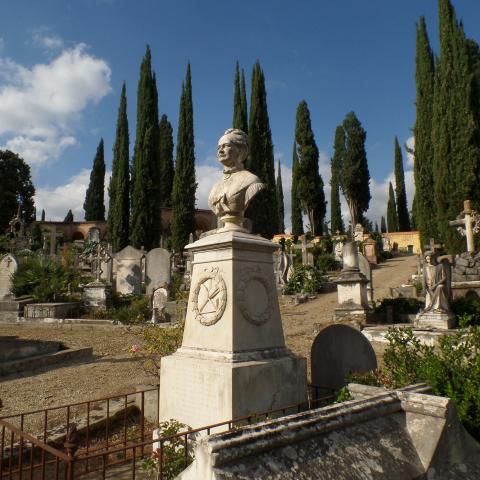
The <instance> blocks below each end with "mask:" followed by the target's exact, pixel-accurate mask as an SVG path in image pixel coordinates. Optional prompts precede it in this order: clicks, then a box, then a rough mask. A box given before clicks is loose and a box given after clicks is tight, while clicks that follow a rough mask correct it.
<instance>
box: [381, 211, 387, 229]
mask: <svg viewBox="0 0 480 480" xmlns="http://www.w3.org/2000/svg"><path fill="white" fill-rule="evenodd" d="M380 231H381V232H382V233H387V223H386V222H385V217H384V216H383V215H382V219H381V221H380Z"/></svg>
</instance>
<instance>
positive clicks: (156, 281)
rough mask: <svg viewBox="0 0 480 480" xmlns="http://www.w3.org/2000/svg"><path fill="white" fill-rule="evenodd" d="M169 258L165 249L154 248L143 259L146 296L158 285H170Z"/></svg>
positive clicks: (168, 253)
mask: <svg viewBox="0 0 480 480" xmlns="http://www.w3.org/2000/svg"><path fill="white" fill-rule="evenodd" d="M171 256H172V254H171V253H170V252H169V251H168V250H166V249H165V248H154V249H153V250H150V251H149V252H148V253H147V255H146V257H145V287H146V292H147V295H151V294H152V292H153V290H154V289H155V288H156V287H157V286H158V285H160V284H162V283H166V284H168V285H170V282H171V280H172V278H171Z"/></svg>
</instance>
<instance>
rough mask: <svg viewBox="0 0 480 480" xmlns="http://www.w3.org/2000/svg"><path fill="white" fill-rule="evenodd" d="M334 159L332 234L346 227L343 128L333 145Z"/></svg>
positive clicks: (331, 166)
mask: <svg viewBox="0 0 480 480" xmlns="http://www.w3.org/2000/svg"><path fill="white" fill-rule="evenodd" d="M333 152H334V153H333V157H332V160H331V163H330V168H331V172H332V176H331V178H330V210H331V212H330V215H331V222H330V228H331V230H332V233H336V232H343V231H344V230H345V227H344V225H343V219H342V209H341V204H340V175H341V170H342V164H343V156H344V154H345V132H344V130H343V128H342V126H341V125H340V126H338V127H337V128H336V130H335V141H334V145H333Z"/></svg>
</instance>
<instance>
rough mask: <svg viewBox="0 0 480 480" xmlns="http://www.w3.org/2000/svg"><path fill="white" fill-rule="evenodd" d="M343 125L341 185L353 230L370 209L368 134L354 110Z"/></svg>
mask: <svg viewBox="0 0 480 480" xmlns="http://www.w3.org/2000/svg"><path fill="white" fill-rule="evenodd" d="M342 126H343V129H344V132H345V154H344V157H343V163H342V174H341V176H340V186H341V188H342V191H343V194H344V195H345V199H346V200H347V205H348V209H349V211H350V219H351V228H352V230H353V229H354V228H355V225H356V224H357V223H358V221H359V220H360V219H362V218H363V214H364V213H365V212H366V211H367V210H368V205H369V203H370V198H371V196H370V187H369V183H370V173H369V171H368V164H367V154H366V152H365V139H366V137H367V134H366V132H365V130H364V129H363V127H362V124H361V123H360V122H359V120H358V118H357V117H356V115H355V113H354V112H350V113H348V114H347V116H346V117H345V120H344V121H343V124H342Z"/></svg>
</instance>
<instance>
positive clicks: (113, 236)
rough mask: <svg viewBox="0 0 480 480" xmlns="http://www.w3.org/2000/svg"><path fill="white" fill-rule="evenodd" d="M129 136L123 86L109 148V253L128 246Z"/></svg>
mask: <svg viewBox="0 0 480 480" xmlns="http://www.w3.org/2000/svg"><path fill="white" fill-rule="evenodd" d="M129 146H130V140H129V133H128V118H127V94H126V87H125V83H124V84H123V87H122V93H121V95H120V106H119V107H118V118H117V129H116V135H115V144H114V146H113V161H112V177H111V178H110V187H109V189H108V194H109V198H110V206H109V210H108V235H109V239H110V243H111V245H112V250H113V251H114V252H118V251H119V250H121V249H122V248H125V247H126V246H127V245H128V243H129V221H130V172H129V159H130V154H129Z"/></svg>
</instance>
